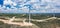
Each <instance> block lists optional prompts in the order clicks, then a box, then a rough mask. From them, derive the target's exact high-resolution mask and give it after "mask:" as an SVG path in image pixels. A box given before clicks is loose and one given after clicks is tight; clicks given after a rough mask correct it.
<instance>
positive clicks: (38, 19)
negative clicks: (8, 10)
mask: <svg viewBox="0 0 60 28" xmlns="http://www.w3.org/2000/svg"><path fill="white" fill-rule="evenodd" d="M54 14H55V16H54ZM59 14H60V13H44V14H43V13H41V14H39V13H37V14H35V13H34V14H32V13H31V21H30V23H29V19H28V18H29V16H28V15H29V14H28V13H25V14H5V13H1V14H0V28H60V15H59ZM14 16H15V19H14V18H13V17H14ZM10 19H13V20H11V21H12V23H11V21H10V22H9V20H10ZM25 19H26V20H25ZM23 20H25V23H26V24H25V23H24V21H23ZM13 23H14V24H13Z"/></svg>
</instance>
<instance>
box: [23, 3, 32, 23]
mask: <svg viewBox="0 0 60 28" xmlns="http://www.w3.org/2000/svg"><path fill="white" fill-rule="evenodd" d="M24 6H27V7H28V9H29V17H28V20H29V23H31V13H30V10H32V9H31V8H32V5H30V4H27V5H24Z"/></svg>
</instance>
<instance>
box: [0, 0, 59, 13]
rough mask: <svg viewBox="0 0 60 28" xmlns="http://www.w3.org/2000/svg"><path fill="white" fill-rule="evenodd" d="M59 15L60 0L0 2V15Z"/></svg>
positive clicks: (2, 0) (0, 0) (12, 0)
mask: <svg viewBox="0 0 60 28" xmlns="http://www.w3.org/2000/svg"><path fill="white" fill-rule="evenodd" d="M29 10H30V13H60V0H0V13H29Z"/></svg>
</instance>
